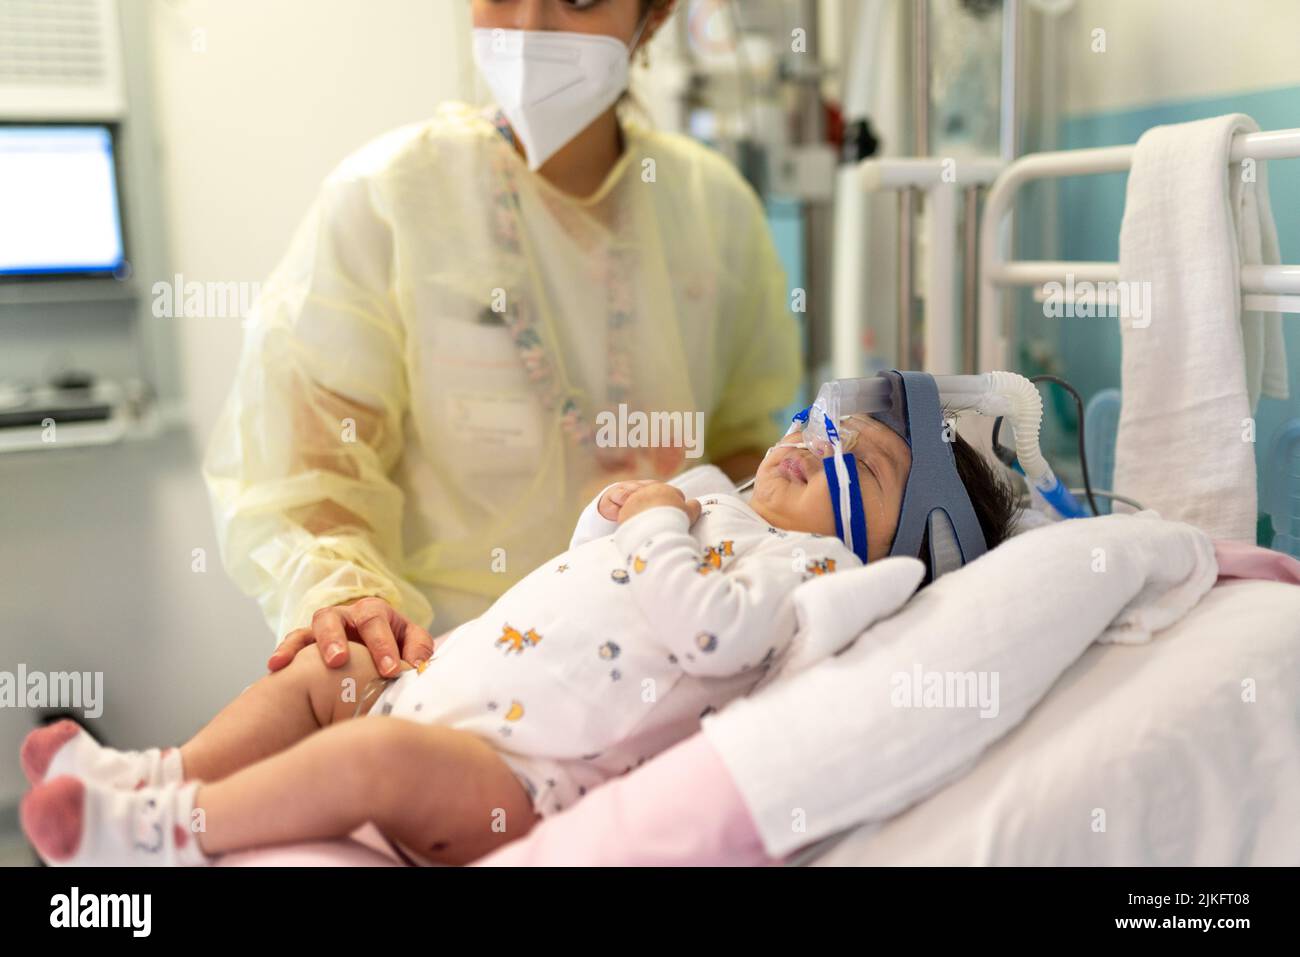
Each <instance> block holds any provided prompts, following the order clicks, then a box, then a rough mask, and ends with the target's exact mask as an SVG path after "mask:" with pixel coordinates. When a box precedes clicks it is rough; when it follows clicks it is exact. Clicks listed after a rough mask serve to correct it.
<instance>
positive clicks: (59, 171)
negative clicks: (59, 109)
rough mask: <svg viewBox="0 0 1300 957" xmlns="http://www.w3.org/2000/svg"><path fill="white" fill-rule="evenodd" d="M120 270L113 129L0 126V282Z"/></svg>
mask: <svg viewBox="0 0 1300 957" xmlns="http://www.w3.org/2000/svg"><path fill="white" fill-rule="evenodd" d="M125 264H126V250H125V245H124V241H123V235H122V216H121V206H120V203H119V199H118V189H117V162H116V154H115V149H114V140H113V128H112V127H110V126H107V125H90V124H85V125H81V124H78V125H73V124H42V125H20V124H10V123H4V124H0V281H4V280H14V279H29V278H42V277H50V278H61V277H75V276H112V275H114V274H115V273H117V272H118V271H119V270H121V269H122V268H123V267H124V266H125Z"/></svg>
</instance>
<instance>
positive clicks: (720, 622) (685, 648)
mask: <svg viewBox="0 0 1300 957" xmlns="http://www.w3.org/2000/svg"><path fill="white" fill-rule="evenodd" d="M690 524H691V520H690V518H689V517H688V515H687V514H686V512H685V511H684V510H683V509H681V508H676V507H672V506H669V507H659V508H651V509H649V510H647V511H644V512H641V513H639V514H637V515H635V516H634V517H632V518H630V519H628V520H626V521H625V522H624V523H623V525H622V526H621V527H620V528H619V530H618V532H617V533H616V534H615V536H614V541H615V543H616V544H617V545H618V546H619V548H620V549H621V550H622V551H623V552H624V553H625V554H626V555H627V556H628V573H629V585H630V587H631V588H632V594H633V596H634V597H635V599H636V603H637V605H638V607H639V608H640V609H641V611H642V612H643V613H644V614H645V616H646V618H647V619H648V620H649V621H650V624H651V626H652V627H653V628H654V630H655V633H656V635H657V636H658V637H659V638H660V639H661V640H662V641H663V642H664V643H665V644H666V645H667V646H668V647H669V649H670V650H671V651H672V652H673V654H674V655H676V657H677V660H678V662H679V663H680V665H681V667H682V669H683V670H684V671H686V672H687V673H689V674H696V675H708V676H712V677H725V676H728V675H734V674H739V673H740V672H742V671H744V670H746V669H747V668H752V667H754V666H755V665H757V664H758V663H759V662H760V661H761V660H762V659H763V657H764V656H765V655H766V654H767V653H768V651H769V650H776V651H780V650H781V648H782V647H784V646H785V644H786V643H787V642H788V641H789V640H790V639H791V638H792V637H793V636H794V631H795V627H796V621H795V615H794V608H793V604H792V602H791V601H790V600H789V598H790V592H791V591H792V590H793V589H794V588H795V587H796V586H797V585H799V584H800V583H801V582H802V581H803V580H804V578H805V577H806V576H807V575H808V573H809V565H810V564H812V563H815V560H816V556H811V555H810V554H809V540H808V539H805V538H799V539H796V540H794V541H793V542H792V543H790V544H789V545H788V546H787V545H785V544H784V543H783V544H781V545H777V544H775V542H774V543H773V544H772V545H768V546H765V547H764V548H762V549H760V550H758V551H755V552H752V553H751V554H747V555H742V556H740V557H738V558H735V559H734V564H733V565H731V566H730V567H728V568H727V569H726V570H725V571H723V570H720V569H719V568H717V567H715V566H714V564H713V563H712V562H711V561H709V560H708V557H707V556H706V555H705V554H704V553H703V551H702V549H701V547H700V544H699V542H697V541H696V540H695V539H694V538H693V537H692V536H691V535H690V533H689V531H688V529H689V528H690ZM725 561H727V559H726V558H725V557H721V556H720V562H725Z"/></svg>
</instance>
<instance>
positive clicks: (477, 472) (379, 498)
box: [205, 105, 800, 636]
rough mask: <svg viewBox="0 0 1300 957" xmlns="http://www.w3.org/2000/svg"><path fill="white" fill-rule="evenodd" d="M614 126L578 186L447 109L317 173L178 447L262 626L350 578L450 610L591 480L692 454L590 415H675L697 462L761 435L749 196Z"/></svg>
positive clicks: (778, 307) (474, 598)
mask: <svg viewBox="0 0 1300 957" xmlns="http://www.w3.org/2000/svg"><path fill="white" fill-rule="evenodd" d="M625 133H626V150H625V153H624V155H623V157H622V159H621V160H620V161H619V163H618V164H617V166H616V167H615V168H614V169H613V170H612V171H611V172H610V174H609V176H608V178H607V179H606V181H605V183H604V184H603V185H602V186H601V188H600V189H599V190H598V191H597V192H596V193H595V194H594V195H592V196H591V197H588V198H586V199H582V200H579V199H575V198H573V197H570V196H568V195H565V194H563V193H561V192H560V191H559V190H557V189H555V188H554V187H553V186H551V185H550V184H549V183H548V182H547V181H546V180H544V179H542V178H541V177H540V176H537V175H534V174H532V173H530V172H529V171H528V169H527V166H526V165H525V163H524V162H523V160H522V159H520V157H519V156H518V155H517V154H516V153H515V151H514V149H513V148H512V147H511V145H510V144H509V143H508V142H507V141H506V139H505V138H504V137H502V136H501V134H500V132H499V131H498V130H497V129H496V127H495V126H494V125H493V123H492V122H491V121H490V120H489V119H488V118H486V117H485V116H484V115H483V114H481V113H479V112H477V111H474V110H471V109H470V108H468V107H466V106H462V105H455V106H449V107H444V108H443V109H441V110H440V111H439V113H438V114H437V116H436V117H435V118H434V119H432V120H431V121H428V122H426V123H421V124H417V125H415V126H412V127H408V128H404V129H402V130H399V131H396V132H394V133H391V134H389V135H387V136H385V137H382V138H380V139H379V140H377V141H375V142H374V143H372V144H370V145H369V146H367V147H365V148H364V149H362V150H360V151H359V152H358V153H356V154H355V155H353V156H352V157H351V158H349V159H348V160H347V161H345V162H344V163H343V164H342V165H341V166H340V167H339V168H338V169H337V170H336V171H335V172H334V173H333V174H332V175H331V176H330V177H329V178H328V179H327V180H326V182H325V184H324V186H323V188H322V190H321V192H320V195H319V197H318V199H317V201H316V203H315V204H314V206H313V208H312V210H311V211H310V213H309V214H308V216H307V218H306V221H305V223H304V224H303V225H302V226H301V228H300V229H299V231H298V233H297V235H296V236H295V238H294V240H293V243H292V245H291V247H290V249H289V252H288V254H287V256H286V258H285V259H284V261H283V262H282V263H281V264H280V266H279V267H278V268H277V269H276V271H275V272H274V274H273V275H272V276H271V278H270V279H269V280H268V282H267V283H266V284H265V285H264V287H263V289H262V294H261V296H260V297H259V300H258V302H257V304H256V306H255V308H254V309H253V311H252V315H251V316H250V317H249V322H248V330H247V333H246V339H245V343H244V349H243V355H242V358H241V360H240V365H239V371H238V376H237V379H236V382H235V385H234V388H233V390H232V393H231V395H230V398H229V400H228V402H227V405H226V407H225V409H224V411H223V414H222V417H221V419H220V422H219V424H218V426H217V430H216V433H215V435H214V436H213V439H212V442H211V445H210V448H209V451H208V455H207V458H206V461H205V474H206V477H207V480H208V484H209V489H210V491H211V495H212V500H213V509H214V513H215V518H216V524H217V529H218V533H219V537H220V542H221V551H222V558H223V560H224V562H225V564H226V567H227V569H228V570H229V572H230V574H231V575H232V576H233V577H234V578H235V580H236V581H237V583H238V584H239V585H240V587H241V588H243V589H244V590H245V591H247V592H248V593H249V594H252V595H254V596H256V597H257V599H258V600H259V602H260V603H261V606H262V609H263V611H264V613H265V615H266V618H267V621H268V623H269V624H270V626H271V628H272V629H273V630H274V631H275V633H276V635H277V636H282V635H284V634H285V633H287V632H288V631H290V630H291V629H293V628H297V627H301V626H303V625H305V624H306V623H308V622H309V621H310V619H311V616H312V613H313V612H314V611H315V610H317V609H318V608H322V607H326V606H330V605H336V604H340V603H343V602H347V601H350V600H353V599H355V598H359V597H362V596H364V595H378V596H380V597H382V598H384V599H386V600H388V601H389V602H391V603H392V604H393V605H394V606H396V607H397V608H398V609H399V610H400V611H402V612H403V613H405V614H406V615H407V616H408V617H410V618H411V619H412V620H414V621H416V622H419V623H420V624H424V625H428V624H430V622H431V621H432V622H433V627H434V628H435V629H437V630H444V629H446V628H450V627H453V626H455V625H456V624H459V623H460V622H462V621H465V620H467V619H469V618H471V617H474V616H475V615H478V614H480V613H481V612H482V611H483V610H484V609H485V608H486V607H487V606H488V604H490V603H491V601H492V599H493V598H495V597H496V596H498V595H499V594H501V593H502V592H503V591H504V590H505V589H506V588H508V587H509V586H510V585H511V584H513V583H514V582H516V581H518V580H519V579H520V578H521V577H522V576H523V575H525V574H527V573H528V572H529V571H530V570H532V569H533V568H534V567H535V566H537V565H538V564H540V563H541V562H543V561H545V560H546V559H547V558H549V557H551V556H552V555H554V554H556V553H557V552H559V551H561V550H563V549H564V548H565V547H566V546H567V544H568V540H569V536H570V533H571V530H572V526H573V522H574V521H575V519H576V517H577V515H578V513H579V512H580V511H581V509H582V507H583V505H584V504H585V503H586V502H587V501H588V500H589V499H590V497H591V496H592V495H594V494H595V492H596V491H598V490H599V489H600V488H602V487H604V486H605V485H606V484H608V483H609V482H611V481H615V480H617V479H619V478H622V477H628V476H631V477H646V476H654V475H656V474H658V475H661V476H664V477H666V476H667V475H668V474H670V473H672V472H675V471H676V470H677V469H678V468H680V467H683V466H691V465H697V464H701V462H702V460H700V461H689V460H688V461H684V462H683V461H682V456H681V454H680V453H674V452H673V451H672V450H669V451H667V452H665V451H663V450H660V451H659V452H657V453H656V452H648V453H641V452H636V453H629V452H627V450H619V449H610V448H608V447H606V446H605V444H602V443H601V442H599V441H597V440H595V439H593V435H592V433H593V430H594V428H595V425H594V423H595V421H596V415H597V413H598V412H601V411H603V410H610V411H613V410H615V409H617V407H618V405H619V404H624V405H626V406H627V407H628V408H629V409H630V410H642V411H645V412H682V413H689V412H694V411H697V410H698V411H702V412H703V413H704V414H705V418H704V425H705V434H706V438H705V453H706V458H708V459H713V460H717V459H719V458H722V457H725V456H727V455H729V454H731V453H734V452H737V451H741V450H744V449H763V448H766V447H767V446H768V445H770V444H771V442H772V440H773V439H774V438H775V437H776V436H777V435H778V434H779V432H780V427H779V425H778V424H777V423H776V421H775V418H774V413H776V412H777V411H778V410H780V409H781V408H783V407H784V406H786V405H787V404H788V403H789V402H791V401H792V399H793V398H794V395H795V391H796V387H797V382H798V376H799V368H800V361H799V349H798V342H797V336H796V326H795V323H794V320H793V318H792V316H791V315H790V314H789V311H788V307H787V300H786V294H787V293H786V287H785V279H784V276H783V273H782V270H781V267H780V264H779V262H778V260H777V256H776V252H775V250H774V248H773V245H772V242H771V238H770V235H769V233H768V230H767V224H766V221H765V218H764V215H763V209H762V207H761V204H760V203H759V201H758V199H757V198H756V197H755V195H754V194H753V192H752V191H751V190H750V189H749V187H748V186H747V185H746V184H745V182H744V181H743V180H742V179H741V178H740V177H739V175H738V174H737V173H736V172H735V170H734V169H733V168H732V167H731V166H730V165H728V164H727V163H726V162H725V161H724V160H723V159H722V158H721V157H719V156H717V155H716V154H714V153H712V152H710V151H708V150H707V149H705V148H703V147H701V146H699V145H698V144H695V143H693V142H692V141H690V140H688V139H686V138H683V137H679V136H676V135H669V134H663V133H658V132H652V131H648V130H645V129H642V128H640V127H638V126H636V125H633V124H626V125H625ZM435 609H436V611H437V615H436V619H435V615H434V610H435ZM436 633H437V631H435V634H436Z"/></svg>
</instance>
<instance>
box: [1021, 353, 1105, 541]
mask: <svg viewBox="0 0 1300 957" xmlns="http://www.w3.org/2000/svg"><path fill="white" fill-rule="evenodd" d="M1029 381H1030V382H1033V383H1039V382H1050V383H1052V384H1053V385H1059V386H1060V387H1061V388H1062V389H1064V390H1065V391H1066V392H1068V393H1070V395H1072V396H1073V397H1074V407H1075V409H1077V410H1078V413H1079V467H1080V468H1081V469H1082V470H1083V490H1084V492H1086V493H1087V495H1088V507H1089V508H1091V509H1092V514H1093V515H1100V514H1101V512H1100V510H1098V508H1097V500H1096V499H1095V498H1093V497H1092V480H1091V479H1089V478H1088V450H1087V443H1086V442H1085V441H1084V429H1083V424H1084V423H1083V399H1082V398H1081V397H1080V395H1079V393H1078V391H1077V390H1076V389H1075V388H1074V386H1072V385H1070V383H1068V382H1066V381H1065V380H1064V379H1062V378H1061V377H1060V376H1054V375H1035V376H1030V377H1029Z"/></svg>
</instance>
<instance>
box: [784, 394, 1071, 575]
mask: <svg viewBox="0 0 1300 957" xmlns="http://www.w3.org/2000/svg"><path fill="white" fill-rule="evenodd" d="M945 410H947V411H948V413H950V414H952V415H960V414H963V413H973V414H978V415H990V416H995V415H1001V416H1004V417H1006V419H1007V420H1008V421H1010V422H1011V424H1012V426H1013V427H1014V431H1015V435H1016V452H1017V457H1018V459H1019V462H1020V465H1021V468H1022V469H1023V471H1024V473H1025V477H1026V478H1027V479H1028V480H1029V483H1030V485H1031V486H1032V487H1033V488H1034V489H1035V490H1036V491H1038V493H1039V494H1040V495H1041V496H1042V497H1043V498H1044V500H1046V502H1047V503H1048V504H1050V505H1051V506H1052V507H1053V508H1055V509H1056V510H1057V511H1058V512H1060V513H1061V514H1062V515H1064V516H1066V517H1070V518H1073V517H1082V516H1083V515H1084V514H1085V513H1084V511H1083V509H1082V508H1081V507H1080V505H1079V503H1078V502H1077V501H1076V500H1075V499H1074V496H1073V495H1071V494H1070V492H1069V490H1068V489H1067V488H1066V487H1065V486H1064V485H1063V484H1062V483H1061V481H1060V480H1059V479H1058V478H1057V477H1056V475H1055V474H1053V472H1052V470H1051V467H1050V466H1049V465H1048V464H1047V461H1046V460H1045V459H1044V458H1043V455H1042V452H1041V451H1040V450H1039V448H1038V432H1039V428H1040V427H1041V424H1042V417H1043V401H1042V397H1041V396H1040V395H1039V394H1038V390H1037V389H1036V388H1034V385H1033V383H1032V382H1030V381H1029V380H1028V379H1026V378H1024V377H1023V376H1019V375H1016V374H1015V373H1011V372H991V373H988V374H986V375H960V376H956V375H954V376H931V375H929V374H928V373H924V372H898V371H893V372H882V373H881V374H880V375H878V376H872V377H870V378H865V379H835V380H832V381H830V382H827V383H825V384H824V385H823V386H822V387H821V389H820V390H818V392H817V398H816V400H815V401H814V402H813V404H812V405H811V406H809V407H808V408H807V409H804V410H803V411H802V412H800V413H799V414H798V415H796V416H795V417H794V420H793V421H792V422H791V424H790V428H789V430H788V431H787V432H786V440H785V441H782V442H781V443H779V444H778V445H777V446H776V447H777V448H781V447H787V448H788V447H792V446H793V447H799V448H804V449H807V450H809V451H812V452H814V453H816V454H818V455H819V456H821V457H822V467H823V468H824V469H825V471H826V480H827V484H828V486H829V488H830V496H831V507H832V508H833V510H834V511H835V532H836V534H837V535H838V536H839V537H840V539H841V540H842V541H843V542H844V544H845V545H847V546H848V548H849V549H850V550H851V551H852V552H853V553H854V554H855V555H857V556H858V558H860V559H862V561H863V562H864V563H865V562H866V561H867V522H866V516H865V514H864V512H863V509H862V495H861V492H860V489H859V487H858V469H857V460H856V459H855V458H854V456H853V452H852V449H853V447H854V445H855V444H856V442H857V437H858V435H859V431H858V430H857V429H855V428H854V427H853V423H852V418H853V417H854V416H862V415H867V416H870V417H871V418H873V419H875V420H876V421H877V422H880V423H882V424H883V425H886V426H888V427H889V428H890V429H892V430H893V431H894V433H895V434H896V435H898V436H899V438H901V439H902V440H903V441H904V442H906V443H907V445H908V448H909V449H911V453H912V467H911V470H910V471H909V472H908V476H907V482H906V484H905V486H904V489H903V504H902V508H901V510H900V512H899V516H898V528H897V531H895V533H894V540H893V543H892V544H891V546H890V549H889V554H890V555H917V554H919V553H920V550H921V542H922V539H923V538H925V537H926V535H927V534H928V536H929V555H928V558H929V568H930V577H931V580H933V579H936V578H938V577H939V576H940V575H943V574H945V573H946V572H949V571H953V570H954V569H957V568H960V567H961V566H962V565H965V564H966V563H967V562H970V561H973V560H974V559H976V558H978V557H979V556H980V555H983V554H984V553H985V552H986V551H987V550H988V548H987V544H986V542H985V540H984V533H983V531H982V530H981V529H980V525H979V520H978V518H977V517H976V515H975V509H974V507H973V506H972V505H971V501H970V495H969V493H968V492H967V491H966V486H965V485H964V484H963V483H962V481H961V477H960V476H959V475H958V474H957V465H956V459H955V458H954V456H953V452H952V440H953V434H952V431H951V425H950V424H949V423H947V422H945V421H944V413H945ZM795 432H802V435H801V437H800V441H795V440H793V439H791V438H790V437H791V436H792V435H793V434H794V433H795Z"/></svg>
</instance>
